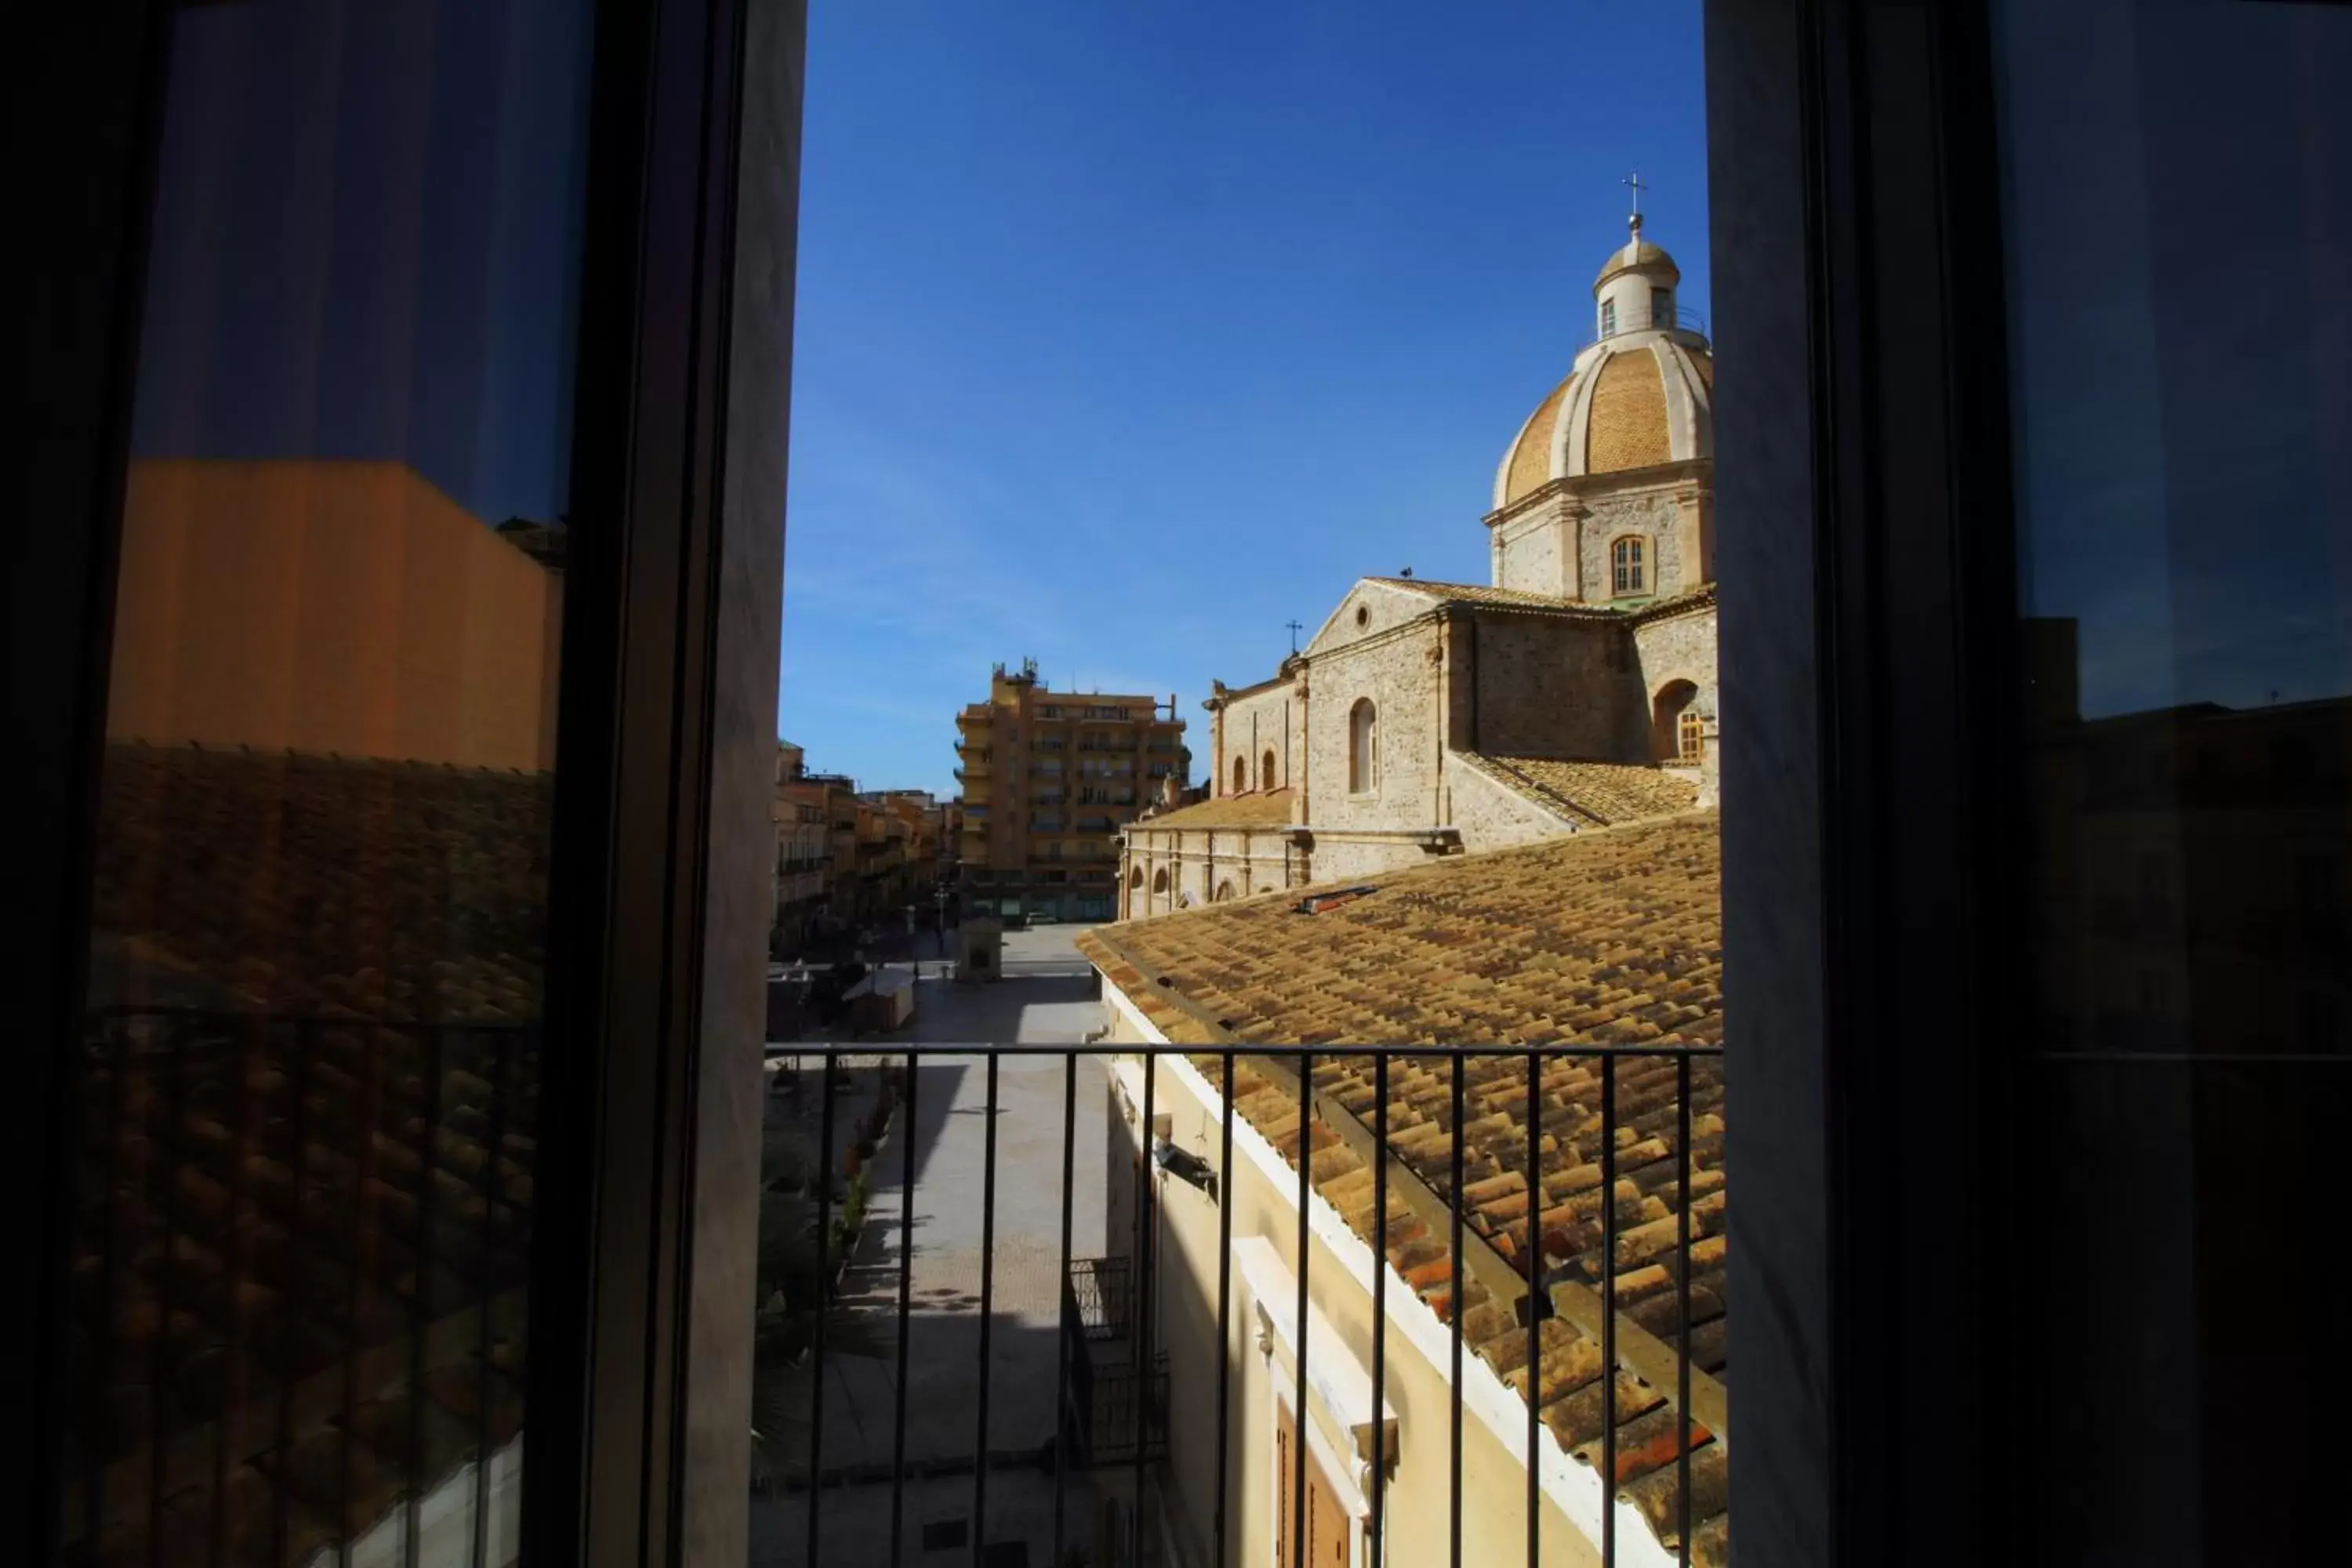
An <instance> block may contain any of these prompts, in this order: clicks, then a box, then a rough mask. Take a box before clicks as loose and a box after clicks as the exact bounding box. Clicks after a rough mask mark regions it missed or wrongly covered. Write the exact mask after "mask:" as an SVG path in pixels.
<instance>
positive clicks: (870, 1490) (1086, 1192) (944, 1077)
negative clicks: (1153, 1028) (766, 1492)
mask: <svg viewBox="0 0 2352 1568" xmlns="http://www.w3.org/2000/svg"><path fill="white" fill-rule="evenodd" d="M1074 936H1075V931H1074V929H1073V928H1069V927H1055V926H1049V927H1045V928H1043V929H1041V930H1037V931H1010V932H1007V933H1006V937H1005V952H1004V959H1005V963H1004V974H1005V977H1004V978H1003V979H1002V980H1000V981H996V982H994V983H992V984H985V985H978V984H973V985H967V984H957V983H955V982H952V981H948V980H944V979H938V978H925V979H924V980H922V981H921V982H920V984H919V992H918V999H917V1003H916V1008H915V1016H914V1020H913V1023H912V1025H911V1026H909V1027H908V1029H905V1030H902V1031H900V1032H898V1034H895V1035H892V1036H889V1037H883V1038H877V1039H872V1040H864V1041H859V1042H857V1043H856V1052H857V1054H856V1057H855V1058H853V1059H855V1060H857V1061H860V1062H866V1061H871V1062H875V1063H877V1064H878V1063H881V1062H887V1060H888V1057H887V1052H888V1050H889V1048H890V1046H891V1044H892V1043H894V1042H897V1041H900V1040H908V1041H914V1042H919V1043H924V1044H930V1043H935V1042H946V1043H954V1044H975V1043H982V1042H987V1041H997V1042H1019V1043H1073V1044H1074V1043H1076V1042H1078V1041H1080V1040H1082V1039H1083V1038H1084V1037H1085V1036H1086V1035H1087V1034H1089V1033H1091V1032H1092V1031H1094V1030H1095V1029H1096V1028H1097V1027H1099V1026H1100V1017H1101V1008H1100V1004H1099V1003H1098V1002H1097V1001H1096V999H1095V995H1094V985H1093V981H1092V975H1091V972H1090V971H1088V970H1087V968H1086V966H1085V963H1084V962H1083V961H1082V960H1080V959H1079V958H1078V957H1077V954H1076V949H1075V948H1074V946H1073V945H1072V939H1073V937H1074ZM927 967H928V965H927ZM846 1043H847V1042H844V1044H846ZM817 1066H818V1064H817V1062H816V1061H815V1060H814V1059H813V1058H801V1059H800V1065H799V1068H797V1070H798V1071H799V1072H800V1073H802V1074H803V1079H802V1082H803V1085H804V1086H805V1090H806V1092H804V1093H803V1094H801V1095H797V1096H796V1095H794V1094H793V1093H792V1092H791V1091H790V1088H789V1086H787V1089H786V1091H785V1092H782V1093H778V1094H775V1095H773V1096H772V1097H771V1104H772V1112H771V1121H772V1123H777V1122H779V1121H782V1122H784V1123H787V1124H789V1123H790V1122H791V1121H793V1120H794V1119H795V1116H796V1113H795V1111H794V1110H793V1109H792V1107H793V1105H794V1104H795V1103H797V1104H798V1106H799V1110H798V1112H797V1119H798V1120H800V1121H808V1122H809V1126H808V1131H807V1134H806V1135H807V1136H808V1137H809V1139H810V1141H811V1142H815V1135H814V1123H813V1121H811V1120H810V1119H813V1117H814V1081H815V1076H816V1069H817ZM785 1070H786V1071H787V1072H789V1071H793V1070H795V1069H793V1068H791V1067H789V1066H788V1067H786V1068H785ZM1073 1070H1075V1075H1076V1110H1077V1120H1076V1129H1077V1134H1076V1142H1075V1144H1074V1145H1073V1149H1072V1153H1073V1157H1074V1170H1075V1175H1074V1179H1073V1181H1072V1183H1071V1189H1070V1225H1071V1242H1070V1247H1071V1255H1072V1256H1074V1257H1079V1258H1085V1257H1089V1256H1093V1255H1097V1254H1099V1253H1100V1251H1101V1250H1102V1245H1103V1186H1104V1172H1103V1160H1104V1150H1105V1147H1106V1137H1105V1131H1104V1122H1103V1117H1104V1115H1105V1104H1106V1087H1105V1081H1104V1077H1103V1069H1102V1067H1101V1065H1100V1063H1099V1062H1098V1061H1097V1060H1095V1059H1093V1058H1078V1059H1077V1060H1076V1064H1075V1068H1074V1069H1073V1068H1072V1066H1071V1065H1070V1061H1069V1058H1058V1057H1005V1058H1000V1062H999V1072H998V1083H997V1100H996V1104H997V1113H996V1117H995V1124H996V1136H997V1151H996V1204H995V1231H994V1237H993V1241H994V1245H993V1247H992V1249H990V1250H989V1251H988V1252H987V1253H986V1254H985V1256H989V1257H992V1258H993V1259H994V1278H993V1280H992V1290H991V1300H992V1312H991V1314H990V1319H989V1336H990V1346H989V1357H988V1369H987V1391H988V1400H989V1411H988V1431H987V1435H986V1442H985V1451H986V1452H987V1453H988V1454H989V1455H991V1456H992V1464H991V1466H990V1473H989V1480H988V1521H987V1530H986V1539H987V1540H988V1541H989V1542H1006V1541H1022V1542H1026V1543H1027V1544H1028V1545H1029V1557H1028V1561H1029V1562H1030V1563H1034V1564H1040V1565H1042V1564H1044V1563H1045V1562H1046V1561H1047V1560H1048V1556H1049V1552H1050V1546H1051V1542H1052V1536H1053V1496H1054V1487H1053V1474H1052V1470H1051V1468H1050V1466H1049V1465H1041V1463H1040V1460H1041V1457H1043V1456H1044V1455H1045V1454H1046V1453H1048V1451H1049V1448H1048V1445H1049V1444H1050V1441H1051V1439H1052V1437H1053V1434H1054V1427H1055V1420H1054V1411H1055V1392H1056V1376H1057V1365H1056V1360H1055V1345H1056V1342H1057V1333H1058V1319H1059V1310H1060V1300H1061V1285H1060V1280H1061V1256H1062V1240H1061V1226H1062V1193H1063V1188H1062V1159H1063V1148H1064V1141H1063V1131H1064V1126H1065V1123H1064V1118H1063V1105H1064V1097H1065V1095H1066V1093H1067V1092H1068V1089H1069V1080H1068V1079H1066V1074H1067V1073H1070V1072H1072V1071H1073ZM857 1079H858V1088H857V1089H856V1090H855V1091H853V1092H852V1093H849V1094H845V1095H844V1096H842V1100H843V1103H844V1106H845V1107H853V1106H854V1107H856V1108H859V1109H862V1108H863V1107H864V1106H865V1105H867V1104H870V1103H871V1102H872V1096H873V1092H874V1090H873V1079H872V1076H871V1075H870V1074H869V1073H866V1072H860V1073H859V1074H858V1075H857ZM913 1101H914V1104H913V1115H912V1117H911V1118H909V1116H908V1108H907V1107H906V1105H905V1104H904V1103H903V1102H902V1103H901V1105H900V1107H899V1110H898V1116H897V1118H896V1120H895V1121H894V1123H893V1125H892V1128H891V1131H890V1136H889V1138H888V1140H887V1142H885V1143H884V1144H883V1145H882V1146H881V1148H880V1149H879V1150H878V1151H877V1155H876V1161H875V1171H874V1179H873V1186H872V1191H871V1195H870V1198H869V1206H868V1217H867V1223H866V1232H865V1236H864V1237H863V1240H862V1241H861V1244H860V1246H859V1247H858V1250H857V1253H856V1257H855V1258H853V1260H852V1262H851V1266H850V1268H849V1271H848V1273H847V1275H846V1277H845V1279H844V1282H843V1289H844V1299H845V1301H846V1302H847V1303H849V1304H851V1305H852V1306H854V1307H862V1308H864V1309H866V1310H869V1311H870V1312H871V1313H872V1314H873V1316H874V1319H875V1321H876V1322H877V1326H878V1327H879V1328H880V1330H881V1331H882V1332H883V1335H884V1337H885V1340H886V1342H887V1341H889V1336H890V1335H892V1334H893V1333H895V1331H896V1328H897V1309H898V1289H899V1270H900V1266H901V1261H902V1258H903V1259H904V1261H905V1263H906V1264H907V1266H908V1286H909V1290H908V1297H909V1303H910V1317H909V1320H908V1334H907V1375H906V1386H905V1390H904V1394H905V1407H906V1425H905V1432H904V1444H905V1454H906V1458H907V1461H908V1465H909V1467H910V1468H925V1467H928V1468H931V1469H933V1470H934V1471H937V1472H941V1473H938V1474H935V1475H934V1476H933V1477H932V1478H931V1479H922V1480H917V1481H912V1482H909V1483H908V1486H907V1488H906V1489H905V1501H904V1517H905V1535H906V1543H907V1544H906V1550H905V1561H906V1562H908V1563H931V1562H942V1563H944V1562H950V1561H960V1562H965V1563H968V1562H970V1561H971V1550H970V1548H969V1546H966V1547H963V1548H962V1549H961V1551H941V1552H937V1553H926V1552H922V1551H921V1550H920V1543H921V1541H922V1535H923V1527H924V1526H925V1525H926V1524H930V1525H933V1526H935V1527H938V1526H948V1527H950V1528H951V1527H952V1524H953V1521H969V1520H970V1519H971V1504H972V1489H973V1478H972V1473H971V1461H972V1458H973V1456H974V1454H975V1452H976V1451H978V1450H980V1448H981V1447H982V1443H981V1434H980V1432H979V1427H978V1418H979V1412H980V1400H981V1393H982V1366H981V1361H980V1337H981V1313H980V1299H981V1287H982V1259H983V1256H984V1254H983V1249H982V1235H983V1226H984V1223H985V1205H984V1203H983V1199H984V1197H985V1194H986V1191H987V1180H986V1177H987V1139H988V1124H989V1117H988V1114H987V1111H988V1071H987V1066H986V1063H985V1061H984V1059H983V1058H980V1057H978V1056H965V1055H961V1054H958V1055H952V1056H940V1057H927V1058H925V1059H924V1061H923V1062H922V1064H921V1066H920V1067H919V1068H918V1070H917V1074H916V1078H915V1083H914V1093H913ZM855 1114H856V1111H854V1110H844V1111H841V1112H837V1114H836V1120H837V1121H842V1122H844V1123H846V1122H848V1121H851V1120H853V1119H854V1116H855ZM849 1138H850V1133H849V1132H848V1131H847V1129H846V1127H837V1128H836V1129H835V1142H836V1145H837V1146H840V1147H845V1146H846V1144H847V1142H848V1141H849ZM910 1150H911V1153H912V1158H913V1163H914V1184H913V1188H912V1195H911V1201H909V1197H908V1188H907V1185H906V1181H905V1173H906V1169H907V1162H908V1155H909V1152H910ZM832 1165H833V1168H835V1169H838V1168H839V1155H838V1154H837V1153H836V1154H835V1155H834V1156H833V1157H832ZM909 1237H911V1239H912V1251H911V1254H908V1253H907V1252H905V1251H904V1250H903V1249H904V1248H905V1247H906V1245H907V1243H908V1238H909ZM899 1394H900V1389H899V1381H898V1368H897V1363H896V1353H895V1343H892V1344H891V1346H890V1350H889V1352H888V1353H887V1354H886V1355H885V1356H884V1357H882V1358H879V1359H865V1358H857V1359H852V1358H839V1359H837V1360H836V1361H835V1364H834V1365H833V1367H832V1368H830V1369H829V1374H828V1377H827V1380H826V1384H825V1394H824V1398H825V1417H824V1459H823V1468H824V1472H825V1474H826V1476H827V1477H828V1479H829V1483H830V1484H829V1486H828V1488H827V1489H826V1491H825V1493H824V1512H823V1542H822V1547H823V1550H822V1560H823V1562H824V1563H826V1564H827V1565H828V1568H831V1565H832V1564H836V1563H838V1564H843V1565H845V1568H857V1565H861V1564H866V1563H875V1564H879V1563H887V1562H888V1561H889V1537H890V1507H891V1497H890V1488H889V1486H888V1485H887V1481H885V1482H884V1483H883V1484H879V1485H876V1484H872V1483H871V1482H868V1481H866V1480H865V1479H864V1477H865V1476H866V1475H868V1474H871V1473H874V1472H876V1471H880V1472H884V1473H887V1468H888V1466H889V1465H890V1463H891V1461H892V1458H893V1455H894V1453H895V1452H896V1450H897V1447H898V1442H899V1441H900V1437H899V1428H898V1420H897V1412H898V1402H899ZM805 1507H806V1500H805V1498H800V1497H786V1498H782V1499H777V1500H756V1501H755V1502H754V1503H753V1505H752V1521H751V1523H752V1561H753V1562H754V1563H759V1564H761V1565H762V1568H766V1565H770V1564H783V1563H799V1562H801V1561H803V1559H804V1557H805V1546H804V1542H805V1539H806V1530H807V1516H806V1513H805V1511H804V1510H805ZM1065 1510H1066V1512H1065V1518H1066V1529H1067V1531H1068V1535H1067V1539H1068V1540H1069V1541H1071V1542H1091V1540H1092V1531H1093V1527H1092V1523H1091V1517H1092V1505H1091V1502H1090V1500H1089V1499H1088V1498H1087V1489H1086V1479H1085V1477H1084V1475H1083V1473H1073V1474H1072V1475H1071V1476H1070V1477H1069V1486H1068V1489H1067V1495H1066V1500H1065Z"/></svg>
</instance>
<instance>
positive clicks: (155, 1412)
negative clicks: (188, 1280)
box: [90, 1027, 188, 1564]
mask: <svg viewBox="0 0 2352 1568" xmlns="http://www.w3.org/2000/svg"><path fill="white" fill-rule="evenodd" d="M165 1037H166V1038H167V1039H169V1040H170V1041H171V1042H172V1044H171V1054H172V1061H171V1085H172V1089H171V1094H170V1097H169V1099H168V1100H167V1101H166V1110H165V1111H164V1117H165V1121H164V1132H165V1135H164V1153H163V1166H162V1173H163V1268H162V1269H161V1270H159V1271H158V1273H157V1275H156V1281H155V1319H156V1321H155V1344H154V1348H153V1350H152V1351H151V1352H149V1356H148V1373H147V1378H148V1383H147V1432H148V1443H149V1447H148V1456H147V1561H148V1563H151V1564H160V1563H162V1562H163V1456H164V1453H165V1450H166V1449H168V1448H169V1447H170V1445H169V1444H168V1443H167V1442H165V1440H164V1439H165V1437H166V1436H167V1435H168V1432H169V1427H168V1424H167V1421H166V1417H167V1416H168V1415H169V1414H170V1412H169V1410H168V1409H167V1408H166V1405H165V1395H164V1392H163V1389H164V1381H163V1352H164V1349H165V1347H166V1346H167V1345H168V1344H169V1342H170V1341H171V1338H172V1297H173V1289H172V1280H173V1275H174V1274H175V1273H176V1272H177V1271H176V1269H175V1268H173V1262H172V1252H173V1248H174V1247H176V1246H178V1244H179V1221H180V1119H181V1118H182V1117H183V1116H184V1115H186V1114H187V1091H188V1081H187V1080H188V1070H187V1057H188V1048H187V1041H186V1040H184V1039H183V1038H182V1037H181V1035H180V1031H179V1029H178V1028H177V1027H173V1028H172V1029H169V1030H167V1031H165ZM97 1544H98V1543H97V1542H94V1541H93V1542H90V1545H91V1546H92V1547H93V1548H95V1547H96V1546H97Z"/></svg>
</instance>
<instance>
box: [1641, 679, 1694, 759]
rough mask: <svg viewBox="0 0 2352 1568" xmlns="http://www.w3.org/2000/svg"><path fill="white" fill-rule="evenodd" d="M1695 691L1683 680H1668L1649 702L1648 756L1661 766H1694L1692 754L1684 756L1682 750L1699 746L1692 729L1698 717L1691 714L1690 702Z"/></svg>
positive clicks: (1692, 686) (1692, 712)
mask: <svg viewBox="0 0 2352 1568" xmlns="http://www.w3.org/2000/svg"><path fill="white" fill-rule="evenodd" d="M1697 695H1698V688H1697V687H1696V686H1694V685H1692V684H1691V683H1690V682H1689V681H1687V680H1669V681H1667V682H1666V683H1665V684H1664V686H1661V687H1659V688H1658V694H1657V695H1656V696H1655V697H1653V698H1651V699H1650V755H1651V757H1652V758H1653V759H1654V761H1657V762H1661V763H1680V762H1696V761H1697V760H1698V759H1697V756H1696V753H1690V754H1685V752H1684V750H1683V748H1684V747H1685V746H1688V745H1692V744H1696V743H1703V742H1701V739H1700V733H1699V731H1698V729H1697V728H1696V726H1697V723H1698V720H1699V715H1698V714H1697V713H1696V712H1694V711H1693V710H1692V707H1691V701H1692V699H1694V698H1696V696H1697Z"/></svg>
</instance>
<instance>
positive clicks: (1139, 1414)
mask: <svg viewBox="0 0 2352 1568" xmlns="http://www.w3.org/2000/svg"><path fill="white" fill-rule="evenodd" d="M1142 1060H1143V1127H1142V1133H1143V1136H1142V1140H1141V1142H1142V1145H1143V1164H1142V1167H1141V1169H1140V1170H1139V1172H1138V1173H1137V1176H1136V1180H1137V1187H1136V1194H1135V1196H1136V1207H1137V1212H1136V1221H1137V1227H1136V1233H1135V1235H1136V1247H1135V1262H1136V1268H1135V1274H1136V1283H1135V1291H1136V1296H1135V1409H1134V1416H1135V1455H1134V1464H1135V1480H1134V1489H1135V1512H1134V1514H1133V1515H1132V1517H1130V1518H1129V1521H1128V1528H1129V1531H1131V1532H1132V1535H1133V1541H1132V1542H1131V1547H1130V1550H1131V1551H1132V1552H1133V1553H1134V1560H1135V1561H1137V1562H1141V1561H1142V1559H1143V1511H1144V1506H1143V1489H1144V1487H1145V1485H1146V1484H1147V1482H1148V1479H1149V1478H1148V1477H1147V1476H1146V1475H1145V1473H1144V1468H1143V1455H1144V1450H1145V1448H1146V1447H1148V1443H1147V1438H1148V1436H1149V1428H1150V1423H1151V1370H1152V1364H1153V1363H1152V1355H1151V1297H1152V1291H1153V1289H1154V1288H1155V1285H1156V1279H1155V1274H1156V1272H1157V1271H1156V1269H1155V1268H1154V1267H1153V1266H1154V1264H1155V1263H1156V1262H1157V1244H1158V1242H1159V1239H1160V1237H1159V1215H1158V1213H1157V1210H1156V1207H1155V1205H1154V1204H1153V1201H1152V1200H1153V1199H1154V1198H1155V1197H1156V1196H1157V1195H1158V1194H1157V1192H1156V1190H1155V1189H1156V1185H1157V1184H1156V1183H1155V1182H1154V1181H1153V1179H1152V1172H1153V1171H1154V1170H1155V1169H1156V1168H1157V1167H1156V1166H1154V1164H1153V1163H1152V1159H1151V1155H1152V1148H1151V1139H1152V1127H1153V1124H1154V1123H1153V1119H1154V1116H1155V1110H1154V1107H1155V1105H1156V1103H1157V1100H1156V1099H1155V1095H1156V1091H1157V1090H1158V1089H1159V1087H1160V1058H1158V1057H1151V1056H1147V1057H1145V1058H1142Z"/></svg>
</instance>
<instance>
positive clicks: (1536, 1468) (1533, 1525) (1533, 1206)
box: [1527, 1051, 1550, 1568]
mask: <svg viewBox="0 0 2352 1568" xmlns="http://www.w3.org/2000/svg"><path fill="white" fill-rule="evenodd" d="M1527 1268H1528V1475H1527V1485H1528V1568H1538V1563H1540V1562H1541V1561H1542V1557H1541V1552H1542V1544H1543V1441H1542V1438H1543V1321H1544V1310H1545V1309H1546V1308H1547V1307H1548V1306H1549V1305H1550V1300H1549V1295H1548V1293H1547V1292H1546V1291H1545V1289H1544V1282H1543V1271H1544V1256H1543V1058H1542V1057H1541V1056H1539V1055H1538V1053H1536V1052H1534V1051H1529V1052H1528V1261H1527Z"/></svg>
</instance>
